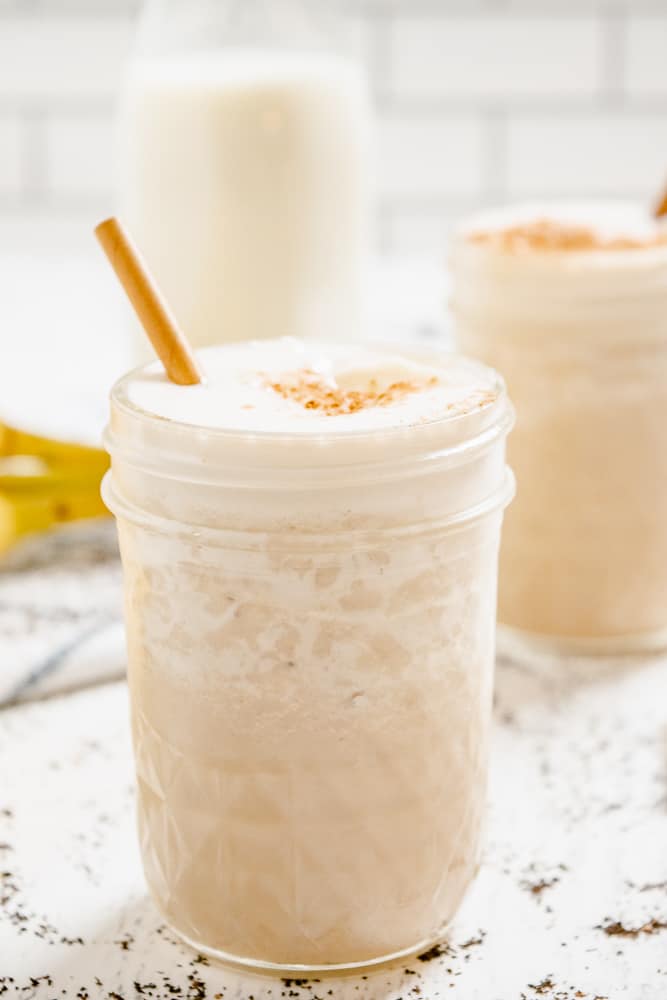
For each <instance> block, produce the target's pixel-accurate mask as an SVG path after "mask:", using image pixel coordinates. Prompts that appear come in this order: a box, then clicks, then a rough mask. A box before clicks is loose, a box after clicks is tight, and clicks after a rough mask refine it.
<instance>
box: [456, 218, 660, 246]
mask: <svg viewBox="0 0 667 1000" xmlns="http://www.w3.org/2000/svg"><path fill="white" fill-rule="evenodd" d="M467 238H468V240H469V242H470V243H483V244H486V245H488V246H491V247H495V248H497V249H499V250H505V251H507V252H508V253H520V252H521V251H526V250H544V251H560V250H574V251H587V250H642V249H647V248H649V247H657V246H667V228H665V230H664V231H662V232H656V233H653V234H651V235H647V236H644V237H639V236H636V237H633V236H616V237H609V238H606V237H604V236H601V235H600V234H599V233H596V232H595V230H593V229H590V228H588V227H587V226H576V225H568V224H567V223H564V222H555V221H554V220H552V219H535V221H534V222H524V223H522V224H520V225H516V226H510V227H508V228H507V229H495V230H494V229H491V230H478V231H477V232H475V231H473V232H471V233H468V237H467Z"/></svg>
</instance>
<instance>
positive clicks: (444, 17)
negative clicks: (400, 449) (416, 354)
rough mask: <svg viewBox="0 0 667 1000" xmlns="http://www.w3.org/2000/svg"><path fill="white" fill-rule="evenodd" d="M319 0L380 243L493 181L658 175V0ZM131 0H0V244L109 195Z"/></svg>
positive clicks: (602, 185) (409, 238)
mask: <svg viewBox="0 0 667 1000" xmlns="http://www.w3.org/2000/svg"><path fill="white" fill-rule="evenodd" d="M307 2H313V0H307ZM321 2H329V3H333V2H342V3H344V9H345V11H346V16H347V17H348V18H349V20H350V26H351V28H352V29H353V34H354V37H355V39H356V42H357V45H358V48H359V51H360V53H361V55H362V58H364V60H365V61H366V64H367V66H368V71H369V74H370V76H371V80H372V86H373V92H374V95H375V102H376V109H377V149H378V163H379V165H380V167H381V171H380V176H379V183H378V188H379V190H378V210H377V227H376V228H377V239H378V244H379V246H380V247H381V248H382V249H384V250H387V251H391V252H405V253H421V252H424V253H433V252H439V251H440V250H441V249H442V248H443V247H444V245H445V242H446V237H447V233H448V231H449V230H450V229H451V226H452V225H453V224H455V222H456V220H457V219H458V218H460V217H461V215H463V214H465V213H467V212H469V211H471V210H474V209H476V208H478V207H480V206H485V205H489V204H497V203H499V202H503V201H506V200H508V199H517V198H539V197H542V196H552V195H559V194H564V195H577V194H582V195H587V194H596V193H597V194H609V195H627V196H632V197H639V198H643V199H646V200H647V201H650V199H651V198H654V197H655V196H656V193H657V192H658V191H659V189H660V188H661V186H662V185H663V183H665V182H667V0H532V2H530V0H321ZM137 10H138V3H137V2H136V0H0V248H5V247H6V246H10V247H11V246H34V245H36V244H49V245H50V244H53V245H54V246H61V245H69V244H70V243H71V244H74V243H77V242H78V241H80V240H81V239H82V238H83V236H84V234H85V236H86V238H87V234H88V231H89V227H90V221H91V219H93V218H95V217H96V216H97V215H98V214H100V213H101V212H104V211H105V210H106V209H107V208H108V207H109V205H110V204H111V200H112V191H113V153H112V150H113V110H114V98H115V94H116V91H117V87H118V84H119V81H120V79H121V75H122V69H123V65H124V62H125V60H126V58H127V54H128V50H129V46H130V43H131V38H132V31H133V23H134V19H135V17H136V13H137Z"/></svg>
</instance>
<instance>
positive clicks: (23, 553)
mask: <svg viewBox="0 0 667 1000" xmlns="http://www.w3.org/2000/svg"><path fill="white" fill-rule="evenodd" d="M124 643H125V639H124V629H123V623H122V591H121V574H120V562H119V559H118V549H117V544H116V533H115V525H114V524H113V522H112V521H111V520H100V521H89V522H81V523H79V524H73V525H69V526H67V527H66V528H63V529H61V530H59V531H55V532H52V533H49V534H46V535H39V536H35V537H33V538H31V539H28V540H27V541H25V542H23V543H22V544H20V545H19V546H17V547H16V548H15V549H13V550H12V551H11V552H10V553H9V554H8V555H5V556H4V557H3V559H2V560H1V561H0V705H9V704H14V703H15V702H18V701H25V700H28V699H32V698H41V697H48V696H50V695H53V694H56V693H58V692H61V691H66V690H71V689H73V688H78V687H84V686H86V685H90V684H95V683H101V682H103V681H108V680H112V679H115V678H118V677H122V676H123V674H124V672H125V645H124Z"/></svg>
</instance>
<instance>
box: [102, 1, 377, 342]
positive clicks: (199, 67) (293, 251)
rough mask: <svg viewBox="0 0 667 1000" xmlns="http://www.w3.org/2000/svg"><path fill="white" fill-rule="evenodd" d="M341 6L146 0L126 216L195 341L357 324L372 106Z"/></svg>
mask: <svg viewBox="0 0 667 1000" xmlns="http://www.w3.org/2000/svg"><path fill="white" fill-rule="evenodd" d="M331 7H332V5H330V4H329V5H327V4H325V3H323V2H319V0H318V2H315V3H313V0H150V2H149V3H148V4H147V6H146V9H145V15H144V18H143V20H142V22H141V27H140V31H139V36H138V44H137V50H136V55H135V58H134V60H133V63H132V65H131V69H130V72H129V74H128V78H127V83H126V87H125V91H124V97H123V100H122V102H121V114H120V129H119V139H120V157H119V159H120V177H119V183H120V191H119V195H120V198H119V200H120V211H121V213H122V216H123V218H124V219H125V221H126V222H127V224H128V226H129V228H130V230H131V232H132V233H133V235H134V237H135V238H136V240H137V243H138V244H139V246H140V247H141V248H142V250H143V253H144V254H145V256H146V258H147V260H148V262H149V264H150V267H151V269H152V270H153V271H154V273H155V275H156V278H157V280H158V282H159V284H160V286H161V288H162V289H163V291H164V293H165V295H166V297H167V299H168V301H169V302H170V303H171V306H172V308H173V310H174V312H175V314H176V316H177V317H178V320H179V322H180V323H181V325H182V326H183V328H184V330H185V331H186V332H187V335H188V337H189V339H190V340H191V341H192V342H193V343H194V344H195V345H204V344H212V343H218V342H220V341H223V340H242V339H247V338H252V339H258V338H259V339H261V338H264V337H275V336H297V337H305V336H309V335H313V331H315V335H317V336H321V337H328V338H329V339H340V338H354V337H356V336H357V335H358V333H359V329H360V314H361V307H362V303H361V298H362V284H363V276H364V270H365V263H366V258H367V254H368V249H369V248H368V243H369V163H370V155H369V136H370V110H369V100H368V93H367V86H366V79H365V75H364V73H363V72H362V69H361V66H360V63H359V62H358V60H356V59H355V58H353V57H352V56H351V55H349V54H347V53H346V49H345V45H344V38H345V30H344V21H343V18H342V16H341V15H340V14H337V13H336V11H335V9H334V10H332V9H331ZM139 343H140V341H139V337H137V352H138V356H142V348H143V341H141V345H142V346H141V347H140V346H139Z"/></svg>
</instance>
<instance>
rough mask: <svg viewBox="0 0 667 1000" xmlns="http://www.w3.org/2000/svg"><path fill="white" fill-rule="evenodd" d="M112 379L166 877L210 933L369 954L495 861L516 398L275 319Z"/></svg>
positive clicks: (256, 959)
mask: <svg viewBox="0 0 667 1000" xmlns="http://www.w3.org/2000/svg"><path fill="white" fill-rule="evenodd" d="M200 358H201V361H202V365H203V367H204V368H205V370H206V372H207V373H208V376H209V381H208V384H207V385H206V386H190V387H182V386H175V385H171V384H169V383H168V382H167V381H166V379H165V377H164V373H162V372H161V370H160V366H157V365H153V366H150V367H149V368H148V369H144V371H143V372H135V373H133V374H132V375H130V376H128V377H127V378H126V379H124V380H123V381H122V382H120V383H119V384H118V385H117V386H116V388H115V390H114V392H113V398H112V416H111V423H110V426H109V430H108V433H107V444H108V446H109V449H110V451H111V454H112V473H111V474H110V476H109V477H108V479H107V482H106V487H105V495H106V498H107V500H108V502H109V504H110V505H111V507H112V508H113V510H114V512H115V513H116V515H117V517H118V526H119V536H120V542H121V551H122V557H123V570H124V580H125V593H126V608H127V629H128V663H129V682H130V691H131V699H132V719H133V735H134V743H135V752H136V762H137V780H138V806H139V827H140V835H141V843H142V853H143V859H144V867H145V871H146V877H147V880H148V883H149V886H150V888H151V891H152V893H153V896H154V897H155V899H156V901H157V903H158V905H159V907H160V909H161V910H162V912H163V913H164V915H165V918H166V919H167V921H168V922H169V923H170V924H171V926H172V927H174V928H175V929H177V930H178V931H179V932H180V933H181V934H182V935H183V936H184V937H185V938H186V939H188V940H189V941H190V942H192V943H195V944H196V946H197V948H198V949H199V950H200V951H206V952H207V953H210V954H212V955H215V956H217V957H218V958H225V957H227V958H229V957H233V958H235V959H236V960H242V961H245V962H248V963H251V964H256V965H269V966H271V967H282V968H293V967H294V966H301V967H306V966H307V967H310V968H318V967H323V966H324V967H329V966H344V965H353V964H355V963H359V964H364V963H368V962H373V961H377V960H380V959H383V958H386V957H388V956H391V955H396V954H400V953H403V952H407V951H410V950H412V949H416V948H420V947H424V948H425V947H427V946H428V944H429V943H430V942H432V941H433V940H434V939H436V938H437V937H438V936H439V935H441V934H442V931H443V928H444V927H445V926H446V924H447V923H448V921H449V920H450V919H451V918H452V916H453V914H454V912H455V911H456V909H457V907H458V905H459V903H460V901H461V898H462V896H463V894H464V892H465V890H466V888H467V887H468V885H469V884H470V881H471V880H472V878H473V877H474V875H475V872H476V870H477V867H478V864H479V858H480V845H481V830H482V818H483V814H484V802H485V787H486V769H487V755H488V737H489V722H490V709H491V691H492V683H493V648H494V624H495V596H496V572H497V553H498V543H499V534H500V523H501V517H502V508H503V506H504V505H505V504H506V503H507V501H508V500H509V498H510V495H511V489H512V481H511V476H510V475H509V473H508V472H507V470H506V469H505V461H504V439H505V435H506V433H507V431H508V429H509V425H510V424H511V420H512V414H511V407H510V406H509V404H508V401H507V398H506V395H505V392H504V387H503V385H502V382H501V381H500V380H499V379H498V378H497V376H496V375H495V373H493V372H492V371H490V370H489V369H486V368H484V367H482V366H480V365H477V364H474V363H472V362H467V361H465V359H462V358H460V357H457V356H432V357H417V356H404V355H400V354H396V353H393V354H392V353H387V352H384V351H382V350H380V349H378V348H374V349H372V350H366V349H362V348H359V347H353V346H344V345H336V344H331V345H326V344H322V345H319V344H314V343H312V342H311V343H309V344H304V343H298V342H294V341H279V342H272V343H267V342H263V343H261V344H242V345H227V346H226V347H220V348H211V349H209V350H205V351H202V352H200Z"/></svg>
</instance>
